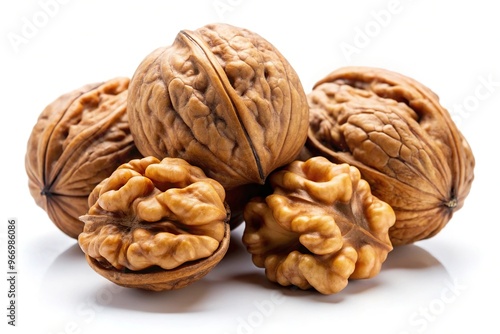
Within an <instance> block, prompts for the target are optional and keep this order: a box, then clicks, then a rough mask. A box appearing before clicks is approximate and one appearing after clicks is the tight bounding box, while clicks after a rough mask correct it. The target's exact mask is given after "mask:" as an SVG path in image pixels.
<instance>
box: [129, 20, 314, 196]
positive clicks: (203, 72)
mask: <svg viewBox="0 0 500 334" xmlns="http://www.w3.org/2000/svg"><path fill="white" fill-rule="evenodd" d="M128 103H129V108H128V114H129V119H130V128H131V131H132V134H133V135H134V139H135V141H136V145H137V147H138V149H139V151H140V152H141V153H142V154H143V155H144V156H155V157H157V158H159V159H161V158H163V157H167V156H168V157H174V158H182V159H185V160H186V161H188V162H189V163H191V164H193V165H195V166H198V167H200V168H202V169H203V170H204V171H205V173H206V174H207V176H209V177H211V178H214V179H215V180H217V181H219V182H220V183H221V184H222V185H223V186H224V188H225V189H226V190H230V189H233V188H235V187H237V186H241V185H245V184H250V183H258V184H263V183H264V180H265V179H266V177H267V175H268V174H269V173H270V172H271V171H273V170H274V169H276V168H277V167H280V166H282V165H285V164H287V163H289V162H291V161H292V160H294V159H295V157H296V156H297V155H298V154H299V153H300V150H301V148H302V147H303V145H304V143H305V140H306V137H307V129H308V105H307V97H306V95H305V92H304V91H303V88H302V85H301V83H300V80H299V78H298V76H297V74H296V73H295V71H294V70H293V68H292V67H291V65H290V64H289V63H288V61H287V60H286V59H285V58H284V57H283V56H282V55H281V53H279V51H278V50H277V49H276V48H275V47H274V46H273V45H272V44H270V43H269V42H268V41H266V40H265V39H264V38H262V37H261V36H259V35H258V34H256V33H254V32H251V31H248V30H246V29H242V28H238V27H234V26H231V25H227V24H211V25H207V26H204V27H201V28H199V29H197V30H194V31H189V30H182V31H180V32H179V34H178V35H177V37H176V39H175V41H174V43H173V44H172V45H170V46H165V47H161V48H159V49H157V50H155V51H153V52H152V53H151V54H149V55H148V56H147V57H146V58H145V59H144V60H143V62H142V63H141V64H140V65H139V67H138V68H137V70H136V72H135V74H134V76H133V78H132V80H131V84H130V92H129V97H128Z"/></svg>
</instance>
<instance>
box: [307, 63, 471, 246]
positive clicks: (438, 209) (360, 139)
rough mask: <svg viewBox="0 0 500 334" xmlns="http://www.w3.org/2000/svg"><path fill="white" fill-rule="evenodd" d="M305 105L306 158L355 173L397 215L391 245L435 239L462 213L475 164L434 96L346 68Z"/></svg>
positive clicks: (382, 73)
mask: <svg viewBox="0 0 500 334" xmlns="http://www.w3.org/2000/svg"><path fill="white" fill-rule="evenodd" d="M308 99H309V105H310V107H311V110H310V129H309V134H308V141H307V143H306V150H305V151H307V150H308V151H309V153H306V154H304V155H303V157H304V158H307V157H308V156H310V155H323V156H325V157H327V158H329V159H330V160H331V161H333V162H336V163H348V164H350V165H352V166H355V167H357V168H358V169H359V170H360V172H361V175H362V177H363V178H364V179H366V180H367V181H368V182H369V183H370V185H371V188H372V192H373V194H374V195H375V196H377V197H379V198H380V199H381V200H383V201H385V202H387V203H388V204H390V205H391V206H392V208H393V209H394V211H395V213H396V217H397V219H396V223H395V224H394V226H393V227H392V228H391V230H390V235H391V241H392V243H393V245H402V244H408V243H412V242H415V241H418V240H421V239H425V238H429V237H432V236H434V235H435V234H436V233H438V232H439V231H440V230H441V229H442V228H443V227H444V226H445V225H446V224H447V223H448V221H449V220H450V219H451V217H452V215H453V213H454V212H455V211H457V210H458V209H460V208H461V207H462V206H463V204H464V200H465V198H466V197H467V195H468V193H469V191H470V188H471V184H472V181H473V178H474V173H473V170H474V164H475V161H474V156H473V154H472V150H471V148H470V147H469V145H468V143H467V141H466V139H465V138H464V136H463V135H462V134H461V133H460V131H459V130H458V128H457V127H456V125H455V124H454V123H453V121H452V119H451V117H450V114H449V113H448V111H447V110H446V109H445V108H444V107H443V106H441V104H440V103H439V99H438V96H437V95H436V94H435V93H433V92H432V91H431V90H430V89H429V88H427V87H425V86H424V85H422V84H421V83H419V82H417V81H415V80H413V79H411V78H408V77H406V76H404V75H401V74H398V73H394V72H391V71H388V70H384V69H377V68H368V67H346V68H341V69H338V70H337V71H334V72H332V73H331V74H329V75H328V76H326V77H325V78H324V79H322V80H320V81H319V82H318V83H317V84H316V85H315V86H314V89H313V91H312V92H311V93H310V94H309V96H308Z"/></svg>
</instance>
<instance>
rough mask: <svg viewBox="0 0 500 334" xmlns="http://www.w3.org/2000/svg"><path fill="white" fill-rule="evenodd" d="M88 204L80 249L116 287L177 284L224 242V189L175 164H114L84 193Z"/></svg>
mask: <svg viewBox="0 0 500 334" xmlns="http://www.w3.org/2000/svg"><path fill="white" fill-rule="evenodd" d="M89 206H90V209H89V212H88V213H87V214H86V215H84V216H82V217H81V220H82V221H84V222H85V227H84V230H83V232H82V233H81V234H80V235H79V237H78V242H79V244H80V247H81V248H82V250H83V251H84V252H85V254H86V258H87V260H88V263H89V264H90V266H91V267H92V268H93V269H94V270H95V271H96V272H98V273H99V274H101V275H103V276H104V277H106V278H108V279H109V280H111V281H113V282H115V283H117V284H119V285H122V286H127V287H137V288H142V289H147V290H156V291H159V290H170V289H178V288H181V287H184V286H186V285H188V284H190V283H192V282H194V281H196V280H198V279H200V278H201V277H203V276H204V275H206V274H207V273H208V272H209V271H210V270H211V269H212V268H213V267H214V266H215V265H216V264H217V263H218V262H219V261H220V260H221V259H222V257H223V256H224V254H225V253H226V251H227V248H228V245H229V239H230V233H229V231H230V229H229V225H228V224H226V222H227V221H228V219H229V209H228V207H227V205H226V203H225V191H224V189H223V188H222V186H221V185H220V184H219V183H218V182H217V181H215V180H212V179H209V178H207V177H206V176H205V174H204V173H203V171H202V170H201V169H199V168H198V167H194V166H191V165H190V164H188V163H187V162H186V161H184V160H182V159H174V158H165V159H163V160H162V161H160V160H158V159H156V158H154V157H146V158H143V159H136V160H132V161H130V162H129V163H126V164H123V165H121V166H120V167H119V168H118V169H117V170H116V171H115V172H113V174H112V175H111V176H110V177H109V178H107V179H105V180H103V181H102V182H101V183H100V184H99V185H98V186H97V187H96V188H95V189H94V191H93V192H92V193H91V194H90V196H89Z"/></svg>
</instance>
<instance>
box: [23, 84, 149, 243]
mask: <svg viewBox="0 0 500 334" xmlns="http://www.w3.org/2000/svg"><path fill="white" fill-rule="evenodd" d="M128 84H129V79H128V78H115V79H112V80H109V81H107V82H101V83H95V84H89V85H85V86H83V87H81V88H79V89H76V90H74V91H72V92H69V93H67V94H64V95H62V96H60V97H59V98H57V99H56V100H55V101H53V102H52V103H50V104H49V105H48V106H47V107H46V108H45V109H44V110H43V111H42V113H41V114H40V116H39V118H38V121H37V123H36V125H35V126H34V127H33V130H32V132H31V135H30V138H29V140H28V145H27V152H26V156H25V168H26V172H27V174H28V178H29V189H30V192H31V195H32V196H33V198H34V199H35V201H36V203H37V204H38V206H40V207H41V208H42V209H44V210H45V211H46V212H47V214H48V216H49V217H50V219H51V220H52V222H54V224H55V225H56V226H57V227H58V228H59V229H60V230H61V231H62V232H64V233H65V234H67V235H69V236H70V237H72V238H77V236H78V234H79V233H80V232H81V231H82V229H83V223H82V222H81V221H80V220H79V219H78V217H79V216H81V215H83V214H85V213H86V212H87V211H88V209H89V207H88V201H87V198H88V196H89V194H90V192H91V191H92V189H94V187H95V186H96V185H97V184H98V183H99V182H101V181H102V180H103V179H105V178H106V177H108V176H109V175H110V174H111V173H112V172H113V171H114V170H115V169H116V168H117V167H118V166H119V165H121V164H122V163H124V162H127V161H129V160H131V159H133V158H137V157H139V156H140V154H139V152H138V151H137V149H136V147H135V144H134V141H133V138H132V135H131V134H130V129H129V126H128V119H127V112H126V110H127V107H126V106H127V92H128V91H127V88H128Z"/></svg>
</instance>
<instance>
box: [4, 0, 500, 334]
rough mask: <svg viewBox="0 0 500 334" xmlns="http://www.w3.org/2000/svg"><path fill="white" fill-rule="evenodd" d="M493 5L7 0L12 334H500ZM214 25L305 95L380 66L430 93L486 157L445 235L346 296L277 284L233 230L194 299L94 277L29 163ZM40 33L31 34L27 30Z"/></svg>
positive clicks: (498, 102)
mask: <svg viewBox="0 0 500 334" xmlns="http://www.w3.org/2000/svg"><path fill="white" fill-rule="evenodd" d="M49 3H50V4H52V5H51V6H49V5H44V4H49ZM493 3H494V2H493V1H489V0H475V1H456V2H452V1H439V2H438V1H432V0H413V1H410V0H400V1H390V0H376V1H330V2H327V1H312V0H308V1H294V2H292V1H286V2H285V1H269V0H265V1H264V0H203V1H189V0H187V1H151V0H143V1H96V0H90V1H88V0H86V1H83V0H65V1H62V0H61V1H59V2H57V1H56V0H40V1H34V0H26V1H2V2H1V5H0V22H1V23H0V25H1V39H0V44H1V53H0V56H1V62H0V70H1V72H0V73H1V76H0V85H1V87H0V94H1V102H2V103H1V106H2V119H3V120H2V121H1V122H0V124H1V125H0V126H1V131H0V135H1V136H2V137H1V140H0V143H1V145H2V150H1V152H2V161H1V163H0V166H1V174H0V177H1V195H0V196H1V202H0V203H1V206H0V213H1V215H0V219H1V220H2V224H1V226H2V227H1V231H0V236H1V246H0V263H3V264H2V265H1V266H0V267H1V268H2V272H4V273H5V275H6V272H7V268H6V262H7V259H6V258H7V253H6V235H7V228H6V224H7V220H8V218H10V217H15V218H17V219H18V245H19V250H18V270H19V280H18V286H17V292H18V299H17V303H18V310H17V315H18V318H17V325H18V326H17V327H16V328H12V327H11V326H7V320H8V319H7V317H6V314H7V310H6V306H7V302H8V300H7V282H6V279H1V282H2V283H1V284H0V296H2V297H1V298H0V306H1V307H0V309H2V310H3V311H2V312H1V313H0V319H2V320H1V322H2V323H1V325H0V326H1V328H2V329H1V330H0V331H1V332H2V333H5V332H6V331H5V329H7V333H14V332H20V331H21V330H23V329H28V330H31V331H32V332H33V333H53V334H56V333H58V334H59V333H101V332H102V333H105V332H108V333H109V332H110V331H115V330H118V331H120V332H122V333H128V332H150V333H195V332H196V333H199V332H202V333H222V334H224V333H285V332H289V333H304V332H307V333H314V331H316V330H317V331H322V332H325V331H326V332H339V333H362V332H365V331H370V332H376V333H396V334H400V333H472V332H476V330H477V328H478V327H479V326H480V327H482V328H485V327H489V328H494V329H496V330H498V327H499V326H498V324H497V319H498V312H499V308H498V300H500V291H499V283H500V282H499V280H498V277H499V276H498V272H499V271H498V267H499V265H500V261H499V258H498V256H497V255H496V253H497V251H498V250H497V249H498V241H497V240H498V237H497V235H498V233H499V232H500V228H499V227H498V224H499V220H500V219H499V216H498V212H497V211H496V210H497V209H498V207H499V205H498V200H497V199H498V193H497V192H498V186H499V181H498V167H497V165H496V159H495V156H496V155H497V152H498V134H499V129H498V126H499V125H498V124H500V123H499V121H500V117H499V113H500V68H499V66H498V62H499V59H500V47H499V38H498V33H499V31H500V23H499V22H500V20H499V17H498V11H497V10H496V7H495V6H493ZM54 4H56V5H57V6H55V5H54ZM218 21H221V22H227V23H230V24H234V25H237V26H241V27H245V28H248V29H250V30H253V31H255V32H257V33H259V34H260V35H261V36H263V37H264V38H266V39H267V40H269V41H270V42H271V43H273V44H274V45H275V46H276V47H277V48H278V49H279V50H280V51H281V52H282V53H283V54H284V55H285V57H286V58H287V59H288V60H289V61H290V63H291V64H292V66H293V67H294V68H295V70H296V71H297V73H298V74H299V76H300V78H301V80H302V83H303V85H304V88H305V90H306V92H308V91H310V89H311V88H312V86H313V84H314V83H315V82H316V81H318V80H319V79H321V78H322V77H323V76H325V75H326V74H328V73H329V72H330V71H333V70H334V69H336V68H338V67H341V66H345V65H367V66H378V67H384V68H387V69H390V70H394V71H397V72H400V73H403V74H405V75H407V76H410V77H413V78H415V79H417V80H419V81H420V82H422V83H424V84H425V85H427V86H428V87H430V88H431V89H433V90H434V91H435V92H436V93H437V94H438V95H439V96H440V98H441V102H442V104H443V105H444V106H445V107H446V108H447V109H448V110H449V111H450V112H451V113H452V114H453V115H454V119H455V120H456V122H457V124H458V125H459V128H460V129H461V131H462V132H463V133H464V135H465V136H466V138H467V139H468V141H469V142H470V145H471V146H472V149H473V151H474V154H475V157H476V161H477V166H476V169H475V175H476V178H475V180H474V183H473V188H472V191H471V193H470V195H469V197H468V198H467V200H466V202H465V206H464V207H463V209H462V210H460V211H458V212H457V213H456V215H455V216H454V217H453V219H452V220H451V221H450V223H449V224H448V225H447V226H446V227H445V229H444V230H442V231H441V233H439V234H438V235H437V236H435V237H434V238H432V239H429V240H425V241H420V242H417V243H416V244H414V245H410V246H405V247H401V248H398V249H396V250H394V251H393V252H391V253H390V254H389V258H388V260H387V261H386V263H385V264H384V267H383V269H382V272H381V273H380V274H379V275H378V276H377V277H375V278H373V279H370V280H365V281H356V282H351V283H349V285H348V287H347V288H346V289H345V290H343V291H342V292H340V293H338V294H336V295H330V296H322V295H319V294H317V293H315V292H312V291H306V292H303V291H298V290H294V289H287V288H280V287H278V286H275V285H273V284H270V283H268V282H267V280H266V278H265V276H264V273H263V270H261V269H258V268H255V267H254V266H253V264H252V262H251V259H250V256H249V255H248V254H247V252H246V250H245V249H244V247H243V246H242V245H241V241H240V235H241V228H240V229H237V230H236V231H234V236H233V240H232V246H231V250H230V252H229V254H228V255H227V256H226V258H224V260H223V261H222V262H221V263H220V264H219V265H218V266H217V267H216V268H215V269H214V271H212V272H211V273H210V274H209V275H208V276H206V277H205V278H204V279H203V280H201V281H198V282H197V283H195V284H193V285H191V286H189V287H187V288H185V289H182V290H178V291H170V292H161V293H150V292H143V291H136V290H131V289H125V288H120V287H116V286H114V285H113V284H112V283H110V282H108V281H107V280H105V279H104V278H102V277H100V276H98V275H97V274H96V273H94V272H93V271H92V270H91V269H90V267H88V265H87V264H86V262H85V260H84V257H83V254H82V252H81V251H80V249H79V247H78V245H77V243H76V241H75V240H73V239H71V238H69V237H67V236H66V235H64V234H63V233H62V232H60V231H59V230H58V229H57V228H56V227H55V225H53V224H52V223H51V221H49V220H48V218H47V216H46V214H45V212H43V211H42V210H41V209H39V208H38V207H37V206H36V205H35V203H34V201H33V199H32V198H31V197H30V194H29V191H28V186H27V177H26V174H25V171H24V154H25V150H26V141H27V139H28V136H29V134H30V132H31V129H32V127H33V125H34V124H35V122H36V119H37V117H38V115H39V113H40V112H41V111H42V109H43V108H44V107H45V106H46V105H47V104H49V103H50V102H51V101H53V100H54V99H55V98H57V97H58V96H59V95H61V94H63V93H66V92H68V91H71V90H73V89H76V88H78V87H80V86H82V85H83V84H86V83H91V82H96V81H104V80H108V79H111V78H113V77H115V76H132V74H133V73H134V71H135V68H136V66H137V65H138V64H139V62H140V61H141V60H142V59H143V58H144V57H145V56H146V55H147V54H149V53H150V52H151V51H152V50H154V49H156V48H157V47H159V46H164V45H170V44H171V43H172V42H173V40H174V38H175V36H176V34H177V32H178V31H179V30H181V29H189V30H194V29H197V28H199V27H201V26H203V25H205V24H208V23H212V22H218ZM30 24H32V25H35V29H33V28H32V29H31V30H30V29H29V28H27V26H29V25H30ZM346 50H347V51H349V52H347V51H346ZM459 110H462V112H461V113H460V112H459ZM2 277H4V276H2ZM23 332H25V331H24V330H23ZM491 332H493V330H492V331H491Z"/></svg>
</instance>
